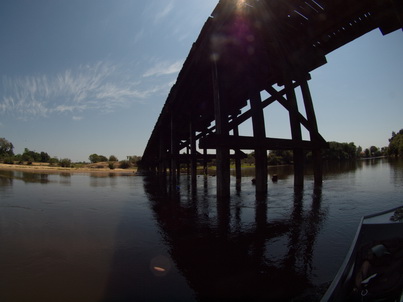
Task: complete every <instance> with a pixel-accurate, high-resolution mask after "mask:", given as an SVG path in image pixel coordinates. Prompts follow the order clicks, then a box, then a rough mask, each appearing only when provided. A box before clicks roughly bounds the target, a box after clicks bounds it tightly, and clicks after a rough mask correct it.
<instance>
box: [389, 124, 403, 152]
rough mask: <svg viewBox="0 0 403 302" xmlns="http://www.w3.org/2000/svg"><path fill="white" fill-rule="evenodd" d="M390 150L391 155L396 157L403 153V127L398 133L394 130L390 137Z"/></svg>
mask: <svg viewBox="0 0 403 302" xmlns="http://www.w3.org/2000/svg"><path fill="white" fill-rule="evenodd" d="M388 152H389V155H394V156H396V157H397V156H402V155H403V129H401V130H400V131H399V133H397V134H396V133H395V132H392V137H391V138H390V139H389V146H388Z"/></svg>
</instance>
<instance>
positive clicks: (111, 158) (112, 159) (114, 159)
mask: <svg viewBox="0 0 403 302" xmlns="http://www.w3.org/2000/svg"><path fill="white" fill-rule="evenodd" d="M109 161H118V158H117V157H116V156H115V155H111V156H109Z"/></svg>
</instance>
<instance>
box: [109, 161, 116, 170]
mask: <svg viewBox="0 0 403 302" xmlns="http://www.w3.org/2000/svg"><path fill="white" fill-rule="evenodd" d="M108 167H109V169H111V170H113V169H115V166H114V165H113V162H109V163H108Z"/></svg>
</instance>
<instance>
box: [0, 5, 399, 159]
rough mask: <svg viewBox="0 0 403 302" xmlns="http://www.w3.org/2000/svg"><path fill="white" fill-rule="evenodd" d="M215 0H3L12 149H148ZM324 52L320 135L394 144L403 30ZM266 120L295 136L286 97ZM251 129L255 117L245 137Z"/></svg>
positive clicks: (2, 76)
mask: <svg viewBox="0 0 403 302" xmlns="http://www.w3.org/2000/svg"><path fill="white" fill-rule="evenodd" d="M217 3H218V0H147V1H140V0H85V1H83V0H35V1H29V0H3V1H0V54H1V55H0V137H4V138H6V139H7V140H8V141H10V142H12V143H13V145H14V153H15V154H18V153H22V152H23V151H24V148H28V149H30V150H34V151H36V152H41V151H44V152H47V153H48V154H49V155H50V156H52V157H58V158H69V159H71V160H72V161H89V160H88V157H89V155H91V154H93V153H96V154H100V155H104V156H107V157H109V156H110V155H115V156H116V157H117V158H118V159H119V160H122V159H126V156H129V155H138V156H141V155H142V154H143V151H144V148H145V146H146V144H147V141H148V139H149V137H150V135H151V132H152V130H153V127H154V125H155V123H156V121H157V118H158V116H159V114H160V112H161V110H162V107H163V104H164V103H165V100H166V98H167V96H168V93H169V90H170V88H171V87H172V85H173V84H174V83H175V81H176V78H177V75H178V73H179V71H180V69H181V67H182V64H183V62H184V60H185V59H186V57H187V55H188V53H189V51H190V48H191V46H192V43H193V42H195V41H196V39H197V37H198V35H199V33H200V30H201V29H202V26H203V24H204V22H205V21H206V20H207V18H208V17H209V16H210V14H211V12H212V11H213V9H214V7H215V6H216V4H217ZM327 61H328V63H327V64H325V65H323V66H321V67H319V68H318V69H316V70H314V71H313V72H312V73H311V76H312V80H310V81H309V85H310V90H311V94H312V98H313V102H314V106H315V111H316V117H317V120H318V126H319V131H320V133H321V134H322V136H323V137H324V138H325V139H326V140H327V141H338V142H354V143H355V144H356V145H357V146H362V147H363V148H364V149H365V148H368V147H370V146H372V145H374V146H377V147H383V146H387V145H388V139H389V138H390V137H391V134H392V131H395V132H398V131H399V130H400V129H402V128H403V80H402V79H403V32H402V31H401V30H399V31H395V32H393V33H391V34H389V35H386V36H383V35H382V34H381V32H380V31H379V30H375V31H373V32H371V33H368V34H367V35H365V36H363V37H361V38H359V39H357V40H355V41H353V42H352V43H350V44H348V45H345V46H343V47H341V48H339V49H337V50H336V51H334V52H333V53H331V54H329V55H328V56H327ZM262 96H263V97H264V94H263V93H262ZM300 102H301V101H299V103H300ZM300 109H303V107H302V106H301V105H300ZM265 118H266V134H267V136H269V137H279V138H289V137H290V129H289V120H288V115H287V112H286V111H285V110H284V109H283V108H281V106H280V105H278V104H273V105H270V106H269V107H267V108H266V110H265ZM251 134H252V130H251V127H250V122H249V121H248V122H246V123H245V125H242V126H241V135H251ZM303 135H304V138H307V137H308V136H307V135H308V134H307V133H306V131H305V132H304V133H303Z"/></svg>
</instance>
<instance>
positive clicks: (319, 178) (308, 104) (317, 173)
mask: <svg viewBox="0 0 403 302" xmlns="http://www.w3.org/2000/svg"><path fill="white" fill-rule="evenodd" d="M300 86H301V93H302V97H303V99H304V105H305V111H306V116H307V119H308V122H309V124H310V129H311V131H309V134H310V138H311V141H314V142H316V141H317V140H318V137H317V135H316V133H318V124H317V121H316V116H315V110H314V108H313V102H312V97H311V92H310V90H309V86H308V81H307V80H306V79H304V80H302V81H300ZM312 159H313V174H314V183H315V185H322V182H323V163H322V154H321V150H320V149H313V150H312Z"/></svg>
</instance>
